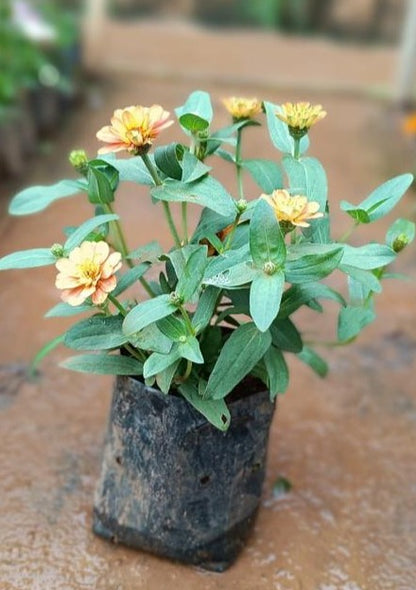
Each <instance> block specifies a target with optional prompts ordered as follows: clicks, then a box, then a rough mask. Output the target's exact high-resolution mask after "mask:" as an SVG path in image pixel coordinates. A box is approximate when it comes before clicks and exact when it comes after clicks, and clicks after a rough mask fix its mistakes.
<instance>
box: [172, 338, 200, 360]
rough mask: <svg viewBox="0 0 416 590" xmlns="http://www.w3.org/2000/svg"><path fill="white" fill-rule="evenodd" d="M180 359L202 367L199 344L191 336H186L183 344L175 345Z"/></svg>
mask: <svg viewBox="0 0 416 590" xmlns="http://www.w3.org/2000/svg"><path fill="white" fill-rule="evenodd" d="M177 346H178V349H179V352H180V355H181V357H183V358H185V359H187V360H189V361H191V362H192V363H196V364H200V365H202V364H203V363H204V357H203V356H202V352H201V349H200V347H199V342H198V340H197V339H196V338H194V337H193V336H188V338H187V339H186V341H185V342H179V343H178V344H177Z"/></svg>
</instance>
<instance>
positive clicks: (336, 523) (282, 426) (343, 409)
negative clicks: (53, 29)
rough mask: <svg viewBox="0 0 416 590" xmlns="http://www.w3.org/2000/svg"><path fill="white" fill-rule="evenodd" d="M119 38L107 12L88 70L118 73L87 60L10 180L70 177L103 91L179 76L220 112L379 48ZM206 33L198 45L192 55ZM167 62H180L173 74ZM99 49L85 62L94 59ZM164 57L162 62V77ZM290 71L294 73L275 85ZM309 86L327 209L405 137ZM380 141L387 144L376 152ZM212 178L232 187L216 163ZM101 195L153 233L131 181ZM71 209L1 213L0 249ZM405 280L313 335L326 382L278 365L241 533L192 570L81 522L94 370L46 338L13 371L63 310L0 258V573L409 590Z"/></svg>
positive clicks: (372, 109)
mask: <svg viewBox="0 0 416 590" xmlns="http://www.w3.org/2000/svg"><path fill="white" fill-rule="evenodd" d="M122 35H123V31H122V30H121V28H120V27H119V26H117V27H112V28H110V29H109V30H108V31H107V33H106V43H107V46H108V45H109V44H110V43H111V45H112V47H118V49H117V52H115V54H114V55H113V56H112V58H111V59H112V62H113V64H111V63H110V64H108V67H109V68H111V71H112V72H113V71H114V68H115V67H116V65H117V64H118V66H117V67H118V72H117V73H116V74H115V73H111V74H110V73H107V74H106V75H105V78H104V80H103V81H102V83H101V84H99V85H96V87H95V89H94V90H93V92H90V95H91V100H90V106H89V107H85V108H83V109H82V110H80V112H79V113H77V114H76V115H75V116H74V117H73V118H72V119H71V123H70V125H67V126H66V128H65V129H64V130H63V133H61V135H60V138H59V140H58V141H57V142H56V144H55V145H54V148H53V150H52V151H51V152H50V153H49V155H47V156H44V157H42V158H41V160H40V162H39V165H38V166H37V167H36V168H35V169H33V171H32V172H31V174H30V178H28V179H27V183H28V184H31V183H39V184H42V183H49V182H52V180H53V179H58V178H61V177H64V176H70V175H71V174H72V173H71V171H70V169H69V166H68V165H67V164H66V154H67V152H68V151H69V150H70V149H71V148H72V147H85V148H87V149H88V150H89V153H90V154H91V155H92V154H93V153H94V151H95V150H96V148H97V143H96V141H95V138H94V135H95V131H96V130H97V129H98V128H99V127H100V126H102V125H103V124H105V123H106V122H107V119H108V117H109V114H111V112H112V110H113V109H114V108H116V107H120V106H125V105H128V104H132V103H142V104H152V103H154V102H160V103H161V104H163V105H164V106H165V107H166V108H168V109H172V108H173V107H175V106H178V105H179V104H181V103H182V102H183V100H184V99H185V97H186V95H187V93H188V92H189V91H190V90H191V89H192V88H194V87H195V85H197V86H202V87H203V88H206V89H208V90H211V91H212V93H213V95H214V97H215V101H216V103H217V106H218V107H219V109H218V110H219V118H218V126H221V125H222V124H225V123H226V116H225V114H224V113H223V112H222V110H221V108H220V106H219V100H220V98H221V97H222V96H226V95H229V94H230V93H235V92H236V91H239V92H244V93H245V94H248V93H249V94H252V93H256V92H258V93H259V95H260V94H262V98H263V95H264V98H268V99H270V100H272V101H274V102H281V101H284V100H289V99H291V98H295V99H297V98H307V97H308V94H307V93H306V91H303V92H302V93H300V91H299V89H300V88H301V86H302V85H304V83H305V80H306V81H307V80H311V79H313V77H314V76H313V73H316V78H317V79H318V80H319V81H320V82H321V83H322V84H323V85H324V86H325V85H327V86H328V87H329V86H331V87H335V86H337V84H347V83H348V84H351V86H352V87H354V88H360V87H361V86H362V85H365V84H366V83H367V82H369V83H371V84H372V85H376V86H377V85H383V84H388V83H389V81H390V78H391V69H392V67H393V65H394V52H393V51H390V50H381V49H371V50H363V49H357V48H354V47H351V48H348V47H347V48H343V47H341V46H333V45H331V44H329V43H327V42H322V41H316V42H315V41H309V42H305V41H299V40H295V39H284V38H278V37H273V36H272V35H265V36H264V37H259V36H254V35H252V34H250V33H246V32H244V33H236V32H233V33H230V34H226V33H222V34H219V33H215V32H208V31H202V32H198V31H196V30H194V29H192V28H189V27H185V26H182V25H180V26H176V27H167V26H166V25H163V24H162V25H160V24H159V25H156V26H155V25H151V26H150V25H146V24H144V25H136V26H135V27H134V28H133V27H131V29H130V30H129V34H128V35H126V33H125V32H124V42H123V44H122V43H121V42H120V40H121V39H122V38H123V37H122ZM158 39H163V43H158V42H157V40H158ZM116 41H118V42H119V43H118V45H117V44H116ZM134 47H136V51H138V50H140V49H141V48H143V52H144V53H145V54H146V55H150V56H152V63H151V68H150V66H149V68H148V70H146V67H143V68H142V69H141V67H142V63H141V59H142V58H137V59H136V61H135V62H133V61H132V56H133V55H134V53H133V48H134ZM208 47H209V48H210V49H213V51H214V58H212V59H210V60H208V58H207V57H206V51H207V48H208ZM263 58H264V59H263ZM245 59H247V62H245ZM180 60H183V61H188V62H189V63H190V66H191V65H192V64H193V65H192V67H193V70H192V72H194V74H192V73H191V75H190V79H188V78H187V77H186V76H185V75H184V68H183V67H182V65H180V64H179V62H180ZM110 61H111V60H110ZM181 63H182V62H181ZM120 64H121V65H123V64H124V65H123V68H124V71H122V70H120ZM106 65H107V64H106V63H105V62H104V60H103V61H102V68H103V72H104V73H105V71H106ZM249 68H254V69H255V83H253V84H252V85H251V86H250V87H249V88H248V90H247V88H246V90H245V86H246V84H245V80H246V79H248V77H249ZM150 69H152V71H150ZM231 71H233V74H232V76H231V77H230V76H229V72H231ZM146 72H147V73H146ZM158 72H159V74H158ZM195 72H198V76H197V75H196V74H195ZM164 73H169V78H168V79H166V80H164V79H163V74H164ZM150 74H152V76H153V77H152V76H151V75H150ZM204 75H205V76H206V79H205V83H204ZM196 79H197V81H196V82H195V80H196ZM227 80H228V81H227ZM282 81H283V82H282ZM279 83H281V84H280V87H281V90H280V91H279ZM290 84H293V86H294V88H295V89H296V91H295V92H293V93H291V92H290ZM282 88H283V90H282ZM311 92H312V90H311ZM312 98H313V100H314V101H319V102H322V103H323V104H325V107H326V109H327V110H328V113H329V115H328V117H327V119H326V121H324V122H322V123H320V124H319V126H318V127H317V128H316V129H315V130H314V131H313V135H312V153H313V154H314V155H316V156H317V157H319V158H320V159H321V160H322V161H323V163H324V165H325V167H326V168H327V171H328V176H329V183H330V189H331V191H330V194H331V201H332V209H333V211H335V210H336V209H337V202H338V201H339V200H340V199H348V200H352V201H355V202H357V201H358V200H359V199H361V198H363V197H364V196H365V195H366V194H368V192H369V191H370V190H371V189H372V188H374V186H376V185H377V184H378V183H380V182H382V180H384V179H386V178H388V177H389V176H392V175H394V174H398V173H400V172H402V171H405V170H407V169H408V168H409V166H410V165H411V162H412V157H411V154H409V153H408V152H409V150H408V149H407V147H406V146H405V145H403V143H401V141H400V138H399V136H398V132H397V128H396V126H395V125H396V120H395V118H394V116H393V115H392V114H391V113H389V112H388V111H387V110H386V108H385V106H383V104H382V103H380V102H376V101H372V100H371V99H370V98H365V97H361V98H360V97H359V96H358V95H357V93H356V92H354V93H350V94H348V93H344V94H343V93H340V92H338V93H337V94H336V95H335V94H334V93H331V94H329V93H326V92H325V91H321V92H319V90H316V89H315V90H314V92H313V97H312ZM249 134H250V137H251V141H250V143H249V145H247V148H246V152H245V154H246V155H247V156H248V157H250V156H251V157H254V156H255V157H261V156H266V157H273V152H272V148H271V147H270V145H269V143H268V142H265V141H264V139H263V137H264V136H263V135H262V134H261V133H260V132H258V130H255V129H251V130H249ZM174 137H176V130H174V129H172V128H171V129H170V130H169V132H167V133H166V136H165V138H166V139H173V138H174ZM390 157H393V161H392V162H389V163H387V162H388V159H389V158H390ZM217 176H218V177H219V178H220V179H221V180H223V181H224V182H225V183H226V184H227V186H229V188H230V190H234V184H233V183H234V179H233V177H232V176H231V174H230V171H229V169H228V167H227V165H226V164H225V163H224V164H223V165H221V167H220V170H219V172H218V174H217ZM256 194H257V193H256V192H254V190H253V196H256ZM3 196H4V195H3ZM4 198H6V197H5V196H4ZM414 198H415V196H414V194H410V195H408V197H407V198H406V199H405V200H404V201H403V203H402V205H401V207H400V212H399V214H400V215H402V216H404V215H414V212H415V201H414ZM117 210H118V212H119V213H120V214H121V216H122V217H124V218H125V219H126V229H127V234H128V239H129V242H130V244H132V246H136V245H139V244H140V243H144V242H146V241H150V240H151V239H153V238H154V237H156V236H158V237H159V238H160V239H161V241H162V242H163V243H164V244H165V245H168V244H169V242H168V241H167V239H166V234H165V226H164V225H163V223H162V222H160V221H159V216H158V213H157V209H156V208H155V207H153V206H152V205H151V204H150V201H149V200H148V199H147V197H146V196H145V193H144V192H143V191H142V190H141V189H138V188H137V187H135V186H133V185H128V186H127V185H126V186H124V187H123V189H122V191H121V193H120V197H119V201H118V204H117ZM88 211H89V206H88V205H87V204H85V203H83V202H81V200H80V198H79V197H77V198H74V199H68V200H66V201H65V202H61V203H56V204H55V205H53V206H52V207H51V208H50V209H48V210H47V211H46V212H45V213H44V214H42V215H41V216H33V217H27V218H22V219H17V218H14V219H6V218H5V217H4V216H3V218H2V219H1V226H0V227H1V243H0V254H1V255H3V254H5V253H7V252H9V251H12V250H15V249H24V248H30V247H35V246H39V247H41V246H48V245H50V244H52V243H53V242H57V241H58V242H59V241H62V234H61V227H62V225H64V224H73V225H75V224H78V223H80V222H82V221H83V220H84V219H85V218H86V216H87V215H88ZM397 216H398V215H397ZM337 218H339V224H338V225H337V228H336V231H335V232H334V233H335V234H337V235H340V234H341V233H343V231H344V230H345V229H346V227H348V225H349V223H348V220H347V219H345V217H344V216H341V215H337ZM390 221H391V220H390ZM385 227H386V224H383V223H380V224H379V227H378V228H374V230H373V231H374V233H372V236H373V237H374V238H376V237H377V236H378V239H379V240H382V239H383V236H384V231H385ZM357 241H359V235H358V236H357ZM414 252H415V249H414V248H413V249H411V250H409V251H408V252H405V254H404V256H403V257H402V259H401V261H400V264H399V265H398V269H399V270H400V271H404V272H407V273H408V274H409V275H411V276H412V277H413V278H414V276H415V253H414ZM337 280H338V279H337ZM415 296H416V286H415V282H414V281H413V282H400V283H398V282H386V283H385V288H384V291H383V293H382V294H381V296H380V297H379V300H378V304H377V310H378V314H379V319H378V322H377V323H376V324H375V325H373V326H371V327H369V328H368V329H367V330H366V331H365V332H364V333H363V335H362V336H361V337H360V338H359V340H358V341H357V342H356V343H355V344H354V345H352V346H351V347H349V348H345V349H344V348H338V349H334V350H330V351H328V352H327V358H328V359H329V363H330V367H331V373H330V375H329V377H328V378H327V379H326V380H323V381H321V380H319V379H318V378H317V377H315V376H313V375H312V374H311V373H310V372H309V371H308V370H307V369H306V368H305V367H304V366H302V365H300V364H299V363H297V362H296V360H293V362H291V367H292V369H293V371H292V384H291V387H290V391H289V392H288V394H287V395H286V396H285V397H284V398H283V399H282V400H281V402H280V406H279V410H278V412H277V414H276V416H275V421H274V425H273V431H272V435H271V440H270V449H269V463H268V474H267V481H266V485H265V487H264V495H263V500H262V507H261V510H260V514H259V518H258V521H257V525H256V528H255V531H254V534H253V536H252V538H251V539H250V542H249V543H248V545H247V547H246V549H245V550H244V551H243V553H242V555H241V557H240V559H239V560H238V562H237V563H236V564H235V565H234V566H233V567H232V568H231V569H230V570H229V571H228V572H226V573H224V574H212V573H206V572H202V571H198V570H197V569H195V568H188V567H184V566H181V565H177V564H173V563H170V562H168V561H164V560H160V559H158V558H156V557H153V556H150V555H147V554H144V553H140V552H134V551H130V550H127V549H124V548H122V547H115V546H113V545H110V544H108V543H106V542H104V541H102V540H101V539H98V538H96V537H94V536H93V534H92V533H91V505H92V496H93V490H94V485H95V481H96V479H97V476H98V473H99V469H100V453H101V447H102V439H103V433H104V427H105V423H106V417H107V414H108V407H109V402H110V395H111V391H110V390H111V379H107V378H97V377H89V376H83V375H79V374H72V373H69V372H65V371H64V370H61V369H59V368H57V367H56V364H57V362H58V361H59V360H60V359H61V358H64V357H65V355H66V352H65V350H60V351H57V352H55V353H54V354H53V355H52V356H51V357H50V358H48V359H47V360H46V361H45V362H44V364H43V367H42V375H41V378H40V379H38V380H37V381H35V382H28V381H27V380H25V379H24V377H23V375H22V370H23V368H24V366H25V365H26V364H27V363H28V362H29V360H30V358H31V357H32V355H33V353H34V351H36V350H37V349H38V348H39V347H40V346H41V345H42V344H43V343H44V342H45V341H47V340H48V339H50V338H52V337H53V336H54V335H57V334H59V333H61V332H62V330H63V329H65V326H66V325H67V322H64V321H60V320H53V319H49V320H43V319H42V316H43V314H44V313H45V312H46V311H47V310H48V309H49V308H50V307H52V306H53V305H54V304H55V303H56V302H57V293H56V291H55V288H54V270H53V269H50V268H47V269H38V270H33V271H30V272H21V271H20V272H17V271H16V272H10V273H8V274H6V273H3V274H2V275H1V276H0V309H1V310H2V335H3V337H2V339H1V343H0V363H1V374H0V377H1V381H0V429H1V430H0V432H1V441H2V444H1V446H0V498H1V501H0V588H1V590H81V589H97V590H138V589H145V590H162V589H163V590H165V589H166V588H169V587H175V586H177V587H181V588H182V589H183V590H214V589H230V590H232V589H236V590H237V589H238V590H262V589H265V590H414V589H415V588H416V561H415V556H416V470H415V460H416V456H415V455H416V453H415V448H416V388H415V385H414V380H415V353H416V315H415V303H414V302H415V300H416V299H415ZM328 310H329V313H328V314H327V315H326V316H325V321H324V325H323V326H321V324H322V321H321V319H320V317H319V316H316V315H315V316H314V315H312V314H308V313H304V314H303V318H299V319H301V320H302V321H304V322H305V324H306V327H307V330H308V333H309V335H310V337H313V336H314V334H315V333H317V332H318V329H319V330H321V328H322V330H323V333H324V337H325V338H329V337H331V335H332V334H333V330H334V328H333V326H334V323H333V322H334V320H335V315H334V311H335V310H334V309H333V308H332V307H331V306H329V307H328ZM331 322H332V323H331ZM324 352H325V351H324ZM279 475H284V476H285V477H287V478H289V479H290V481H291V482H292V483H293V489H292V491H291V492H290V493H289V494H288V495H286V496H285V497H282V498H280V499H275V498H274V497H273V493H272V488H273V482H274V481H275V480H276V478H277V477H278V476H279Z"/></svg>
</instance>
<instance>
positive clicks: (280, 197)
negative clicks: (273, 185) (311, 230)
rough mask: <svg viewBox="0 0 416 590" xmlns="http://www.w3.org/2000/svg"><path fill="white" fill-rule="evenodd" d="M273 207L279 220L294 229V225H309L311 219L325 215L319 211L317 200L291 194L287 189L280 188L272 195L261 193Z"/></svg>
mask: <svg viewBox="0 0 416 590" xmlns="http://www.w3.org/2000/svg"><path fill="white" fill-rule="evenodd" d="M261 196H262V198H263V199H265V200H266V201H267V202H268V203H269V205H270V206H271V207H272V209H273V211H274V213H275V215H276V218H277V220H278V221H279V223H282V225H283V226H286V227H289V228H292V229H293V226H299V227H309V225H310V224H309V223H307V221H308V220H309V219H317V218H319V217H322V216H323V213H321V212H319V211H318V209H319V203H318V202H317V201H308V199H307V197H304V196H302V195H294V196H293V197H292V196H291V195H289V193H288V192H287V190H284V189H278V190H275V191H273V193H272V194H271V195H261Z"/></svg>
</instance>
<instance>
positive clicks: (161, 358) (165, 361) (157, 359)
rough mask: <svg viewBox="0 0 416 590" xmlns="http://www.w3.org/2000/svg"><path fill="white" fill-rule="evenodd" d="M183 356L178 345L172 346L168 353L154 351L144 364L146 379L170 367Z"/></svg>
mask: <svg viewBox="0 0 416 590" xmlns="http://www.w3.org/2000/svg"><path fill="white" fill-rule="evenodd" d="M180 358H181V353H180V351H179V348H178V346H177V345H174V346H173V347H172V350H171V351H170V352H169V353H168V354H160V353H159V352H153V353H152V354H151V355H150V356H149V357H148V359H147V360H146V362H145V363H144V366H143V376H144V377H145V379H148V378H149V377H152V376H153V375H157V374H158V373H162V371H165V370H166V369H167V368H168V367H170V366H171V365H173V364H174V363H176V362H177V361H178V360H179V359H180Z"/></svg>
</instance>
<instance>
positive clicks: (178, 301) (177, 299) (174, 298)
mask: <svg viewBox="0 0 416 590" xmlns="http://www.w3.org/2000/svg"><path fill="white" fill-rule="evenodd" d="M169 299H170V302H171V303H173V305H176V306H177V307H180V306H181V305H182V303H183V297H181V295H179V293H177V292H176V291H172V293H171V294H170V295H169Z"/></svg>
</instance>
